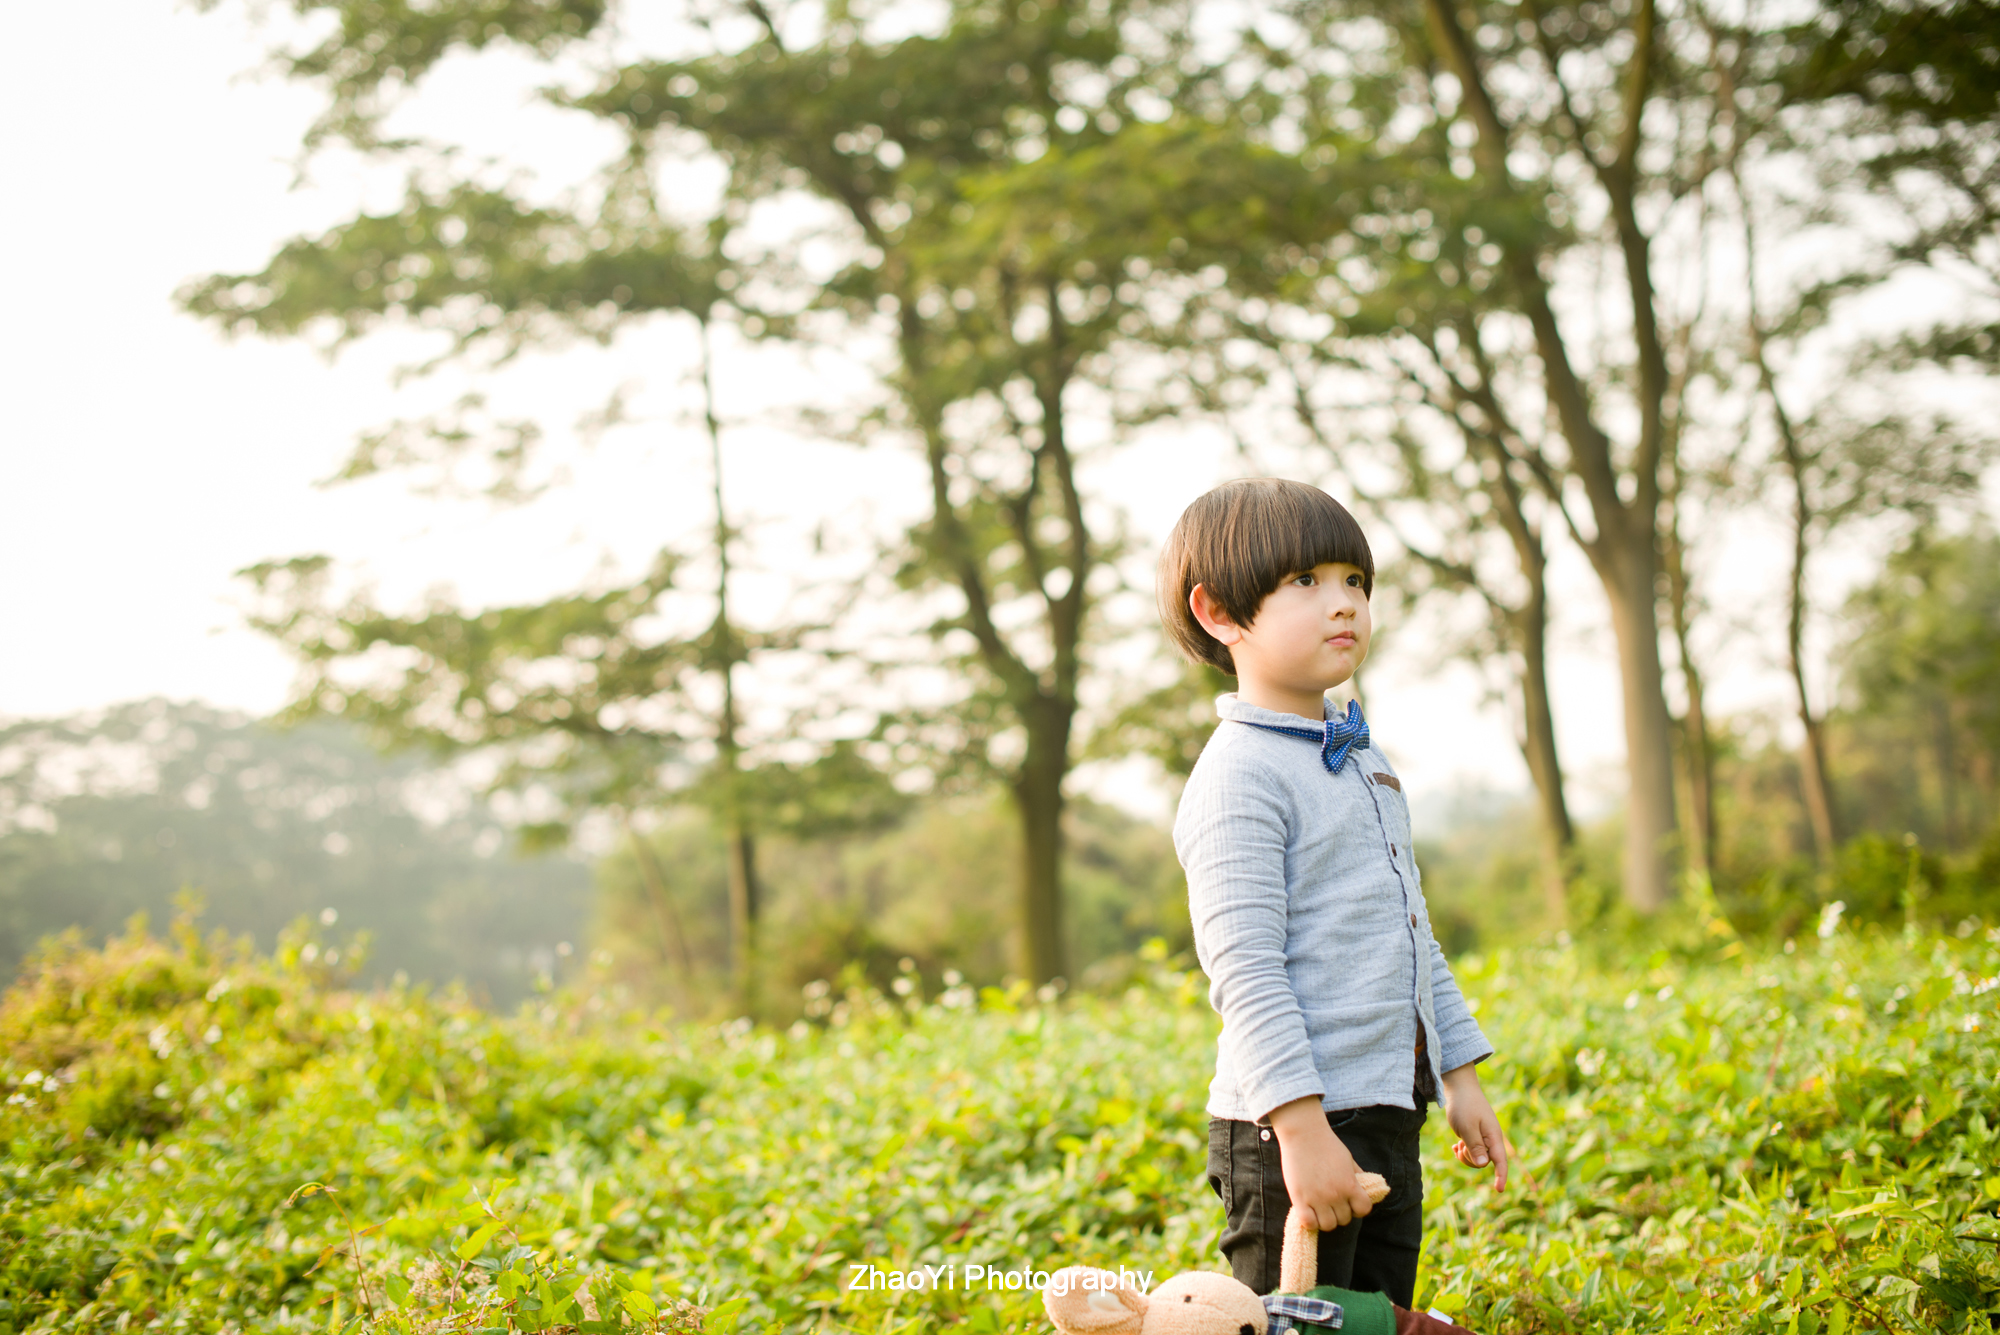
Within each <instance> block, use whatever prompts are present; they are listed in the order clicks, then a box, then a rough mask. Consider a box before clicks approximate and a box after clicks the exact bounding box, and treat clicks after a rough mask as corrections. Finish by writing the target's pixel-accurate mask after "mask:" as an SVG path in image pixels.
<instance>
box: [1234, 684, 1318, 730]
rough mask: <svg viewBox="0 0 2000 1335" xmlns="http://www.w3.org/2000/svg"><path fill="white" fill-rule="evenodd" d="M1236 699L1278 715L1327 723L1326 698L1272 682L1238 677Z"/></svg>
mask: <svg viewBox="0 0 2000 1335" xmlns="http://www.w3.org/2000/svg"><path fill="white" fill-rule="evenodd" d="M1236 698H1237V699H1238V700H1241V701H1242V702H1243V703H1244V704H1246V705H1255V706H1257V707H1258V708H1259V709H1268V710H1271V711H1272V712H1273V713H1277V714H1296V715H1298V716H1299V717H1300V718H1302V719H1308V720H1310V721H1312V722H1314V723H1324V722H1326V696H1325V694H1324V693H1321V694H1317V695H1316V694H1313V693H1312V692H1310V691H1295V690H1287V689H1285V688H1284V687H1281V686H1276V685H1274V684H1273V683H1270V682H1261V681H1257V680H1255V679H1254V678H1249V677H1243V676H1238V677H1237V679H1236Z"/></svg>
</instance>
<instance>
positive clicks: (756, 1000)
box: [728, 825, 762, 1019]
mask: <svg viewBox="0 0 2000 1335" xmlns="http://www.w3.org/2000/svg"><path fill="white" fill-rule="evenodd" d="M728 840H729V847H728V855H729V985H730V991H731V993H732V995H733V996H734V998H735V1001H736V1009H737V1013H738V1014H739V1015H748V1016H750V1017H751V1018H753V1019H754V1018H756V1016H757V1014H758V1007H759V1004H760V1003H761V1001H762V997H761V996H760V995H759V989H758V987H757V900H758V894H757V837H756V836H755V835H754V834H752V833H751V832H750V831H749V830H748V829H746V828H744V827H743V826H741V825H736V826H734V827H733V828H731V829H730V830H729V832H728Z"/></svg>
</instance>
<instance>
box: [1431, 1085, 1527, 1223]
mask: <svg viewBox="0 0 2000 1335" xmlns="http://www.w3.org/2000/svg"><path fill="white" fill-rule="evenodd" d="M1444 1116H1445V1120H1446V1121H1447V1122H1449V1123H1451V1129H1452V1130H1453V1131H1456V1132H1457V1133H1458V1143H1457V1144H1456V1145H1454V1146H1452V1147H1451V1152H1452V1153H1453V1154H1454V1155H1456V1156H1457V1158H1458V1161H1459V1162H1460V1163H1462V1164H1464V1165H1465V1166H1466V1167H1467V1168H1484V1167H1486V1165H1487V1164H1489V1163H1490V1164H1492V1165H1493V1189H1494V1190H1495V1191H1500V1190H1502V1189H1504V1188H1505V1187H1506V1185H1507V1155H1508V1154H1509V1153H1510V1152H1511V1151H1512V1150H1513V1148H1514V1147H1513V1146H1512V1145H1509V1144H1508V1143H1507V1137H1506V1134H1505V1133H1504V1132H1502V1131H1501V1130H1500V1119H1499V1118H1498V1117H1495V1116H1494V1115H1493V1105H1492V1104H1490V1103H1488V1102H1487V1101H1486V1091H1485V1090H1483V1089H1481V1088H1480V1087H1479V1072H1478V1071H1477V1070H1475V1069H1474V1068H1473V1067H1472V1065H1471V1064H1470V1063H1468V1064H1467V1065H1464V1066H1460V1067H1458V1068H1457V1069H1455V1070H1450V1071H1446V1072H1445V1073H1444Z"/></svg>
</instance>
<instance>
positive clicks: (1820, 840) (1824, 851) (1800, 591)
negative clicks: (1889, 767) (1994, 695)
mask: <svg viewBox="0 0 2000 1335" xmlns="http://www.w3.org/2000/svg"><path fill="white" fill-rule="evenodd" d="M1752 328H1753V331H1754V330H1755V329H1756V325H1755V320H1754V316H1753V322H1752ZM1752 341H1753V343H1754V345H1755V349H1756V354H1757V362H1758V365H1759V368H1760V369H1761V370H1762V372H1763V377H1764V388H1765V390H1766V392H1767V393H1768V394H1769V395H1770V399H1771V411H1772V416H1773V417H1774V418H1775V419H1776V420H1777V425H1778V442H1779V445H1780V446H1781V448H1782V449H1783V451H1784V455H1785V466H1786V468H1787V469H1788V470H1789V471H1790V473H1791V476H1792V507H1793V508H1792V580H1791V599H1790V607H1789V608H1788V615H1787V617H1786V625H1785V652H1786V655H1787V657H1788V659H1789V661H1790V664H1791V669H1792V689H1793V690H1794V691H1795V692H1796V693H1797V696H1798V702H1799V722H1800V724H1802V725H1803V726H1804V728H1805V740H1804V741H1803V742H1802V743H1801V744H1800V747H1799V787H1800V788H1801V789H1802V790H1803V791H1804V793H1805V800H1806V817H1807V819H1808V821H1809V822H1810V823H1811V825H1812V835H1813V853H1814V856H1815V857H1816V858H1817V859H1818V861H1819V864H1820V865H1821V866H1822V867H1824V866H1827V865H1828V864H1829V863H1831V862H1832V861H1833V850H1834V848H1835V847H1836V845H1837V843H1838V840H1839V837H1840V836H1839V830H1838V829H1837V827H1836V826H1835V824H1834V819H1833V794H1832V789H1831V786H1830V785H1829V784H1828V782H1827V777H1826V736H1825V733H1824V731H1823V729H1822V728H1821V726H1820V720H1819V718H1818V716H1817V715H1815V714H1814V713H1813V708H1812V697H1811V696H1810V695H1808V694H1807V692H1806V664H1805V634H1806V557H1807V555H1808V552H1809V547H1808V543H1809V540H1810V531H1811V525H1812V506H1811V502H1810V500H1809V498H1808V496H1807V494H1806V479H1805V469H1806V461H1805V458H1804V455H1803V453H1802V451H1801V450H1800V448H1799V442H1798V436H1797V435H1796V434H1795V433H1794V432H1793V430H1792V422H1791V418H1790V417H1789V416H1787V414H1786V413H1785V409H1784V406H1783V405H1782V404H1780V403H1779V402H1778V395H1777V387H1776V386H1775V385H1774V384H1773V383H1772V377H1771V372H1770V366H1769V364H1768V363H1767V362H1766V361H1765V360H1764V349H1763V337H1762V334H1761V332H1753V335H1752Z"/></svg>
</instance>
